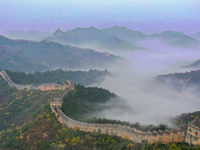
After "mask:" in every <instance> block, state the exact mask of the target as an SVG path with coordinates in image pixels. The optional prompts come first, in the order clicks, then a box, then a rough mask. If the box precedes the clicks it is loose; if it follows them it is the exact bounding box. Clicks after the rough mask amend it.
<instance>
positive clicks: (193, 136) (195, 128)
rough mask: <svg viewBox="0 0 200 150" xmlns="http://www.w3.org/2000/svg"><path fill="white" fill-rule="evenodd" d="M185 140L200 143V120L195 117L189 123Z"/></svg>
mask: <svg viewBox="0 0 200 150" xmlns="http://www.w3.org/2000/svg"><path fill="white" fill-rule="evenodd" d="M185 142H187V143H189V144H191V143H192V144H200V120H197V119H194V120H193V121H191V122H190V123H188V126H187V132H186V138H185Z"/></svg>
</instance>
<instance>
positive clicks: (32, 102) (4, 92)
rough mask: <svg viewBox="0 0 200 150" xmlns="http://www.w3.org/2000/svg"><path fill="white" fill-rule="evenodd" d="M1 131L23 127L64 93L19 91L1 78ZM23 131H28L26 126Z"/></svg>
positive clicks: (59, 91)
mask: <svg viewBox="0 0 200 150" xmlns="http://www.w3.org/2000/svg"><path fill="white" fill-rule="evenodd" d="M0 91H1V92H0V131H2V130H6V129H9V128H12V127H15V126H18V125H21V124H22V123H23V122H24V121H25V120H28V119H30V118H34V117H35V116H36V115H37V114H38V113H40V112H41V111H42V110H44V105H43V104H45V103H48V100H50V98H52V97H58V95H59V94H61V93H62V91H61V90H58V91H40V90H29V89H24V90H17V89H16V88H14V87H10V86H9V85H8V84H7V82H6V81H5V80H4V79H2V77H0ZM22 130H27V127H26V126H24V127H23V128H22Z"/></svg>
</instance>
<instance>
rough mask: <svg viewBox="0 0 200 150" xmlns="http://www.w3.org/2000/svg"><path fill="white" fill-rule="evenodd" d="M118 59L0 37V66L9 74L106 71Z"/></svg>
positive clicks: (49, 42) (47, 41)
mask: <svg viewBox="0 0 200 150" xmlns="http://www.w3.org/2000/svg"><path fill="white" fill-rule="evenodd" d="M118 59H119V57H117V56H114V55H112V54H109V53H101V52H97V51H95V50H93V49H84V48H78V47H73V46H70V45H62V44H60V43H56V42H51V41H49V40H46V41H40V42H33V41H26V40H11V39H8V38H6V37H4V36H1V35H0V67H1V68H2V69H3V70H12V71H25V72H32V71H36V70H37V71H44V70H49V69H55V68H67V69H80V68H81V69H90V68H107V65H108V64H110V63H114V62H115V60H118Z"/></svg>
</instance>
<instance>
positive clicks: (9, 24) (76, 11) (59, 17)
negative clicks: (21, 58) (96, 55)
mask: <svg viewBox="0 0 200 150" xmlns="http://www.w3.org/2000/svg"><path fill="white" fill-rule="evenodd" d="M183 20H193V21H199V20H200V1H199V0H0V33H2V32H4V31H7V30H25V31H28V30H31V29H32V30H39V31H48V32H53V31H55V30H56V29H57V28H58V27H60V28H62V29H63V30H67V29H69V28H72V27H78V26H82V27H85V26H92V25H94V26H95V25H103V24H106V23H110V22H131V23H149V22H166V23H169V22H176V21H183Z"/></svg>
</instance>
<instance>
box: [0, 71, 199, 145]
mask: <svg viewBox="0 0 200 150" xmlns="http://www.w3.org/2000/svg"><path fill="white" fill-rule="evenodd" d="M0 75H1V76H2V77H3V78H4V79H5V80H6V81H7V82H8V84H9V85H10V86H13V87H16V88H17V89H20V90H21V89H24V88H27V89H37V90H38V87H34V86H32V85H18V84H15V83H13V81H12V80H11V79H10V78H9V76H8V75H7V73H6V72H5V71H1V72H0ZM55 89H58V88H55ZM62 89H64V90H65V91H64V92H63V93H62V95H61V96H60V98H55V99H52V100H51V101H50V106H51V109H52V111H53V112H54V113H55V115H56V117H57V119H58V121H59V122H60V123H62V124H65V125H66V126H68V127H69V128H75V127H78V128H79V129H80V130H81V131H85V132H94V131H96V132H100V133H102V134H107V135H112V136H114V135H115V136H120V137H123V138H128V139H129V140H132V141H135V142H142V140H146V141H147V142H148V143H149V144H153V143H157V142H158V141H159V142H162V143H163V144H167V143H171V142H182V141H185V142H188V143H193V144H200V128H199V127H200V124H198V125H196V124H194V123H190V124H188V129H187V132H186V131H185V130H182V129H171V130H165V131H161V130H159V131H158V132H157V131H152V132H150V131H148V132H143V131H140V130H137V129H136V128H131V127H127V126H124V125H117V124H98V123H96V124H95V123H85V122H79V121H76V120H73V119H71V118H70V117H68V116H66V115H65V114H64V113H63V112H62V111H61V109H60V107H61V106H62V103H63V101H62V98H63V96H64V95H66V94H67V93H68V92H69V91H70V90H73V89H74V84H73V83H71V82H70V81H66V82H65V83H64V84H63V87H62ZM45 90H54V89H53V88H51V89H46V87H45ZM185 135H186V136H185Z"/></svg>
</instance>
